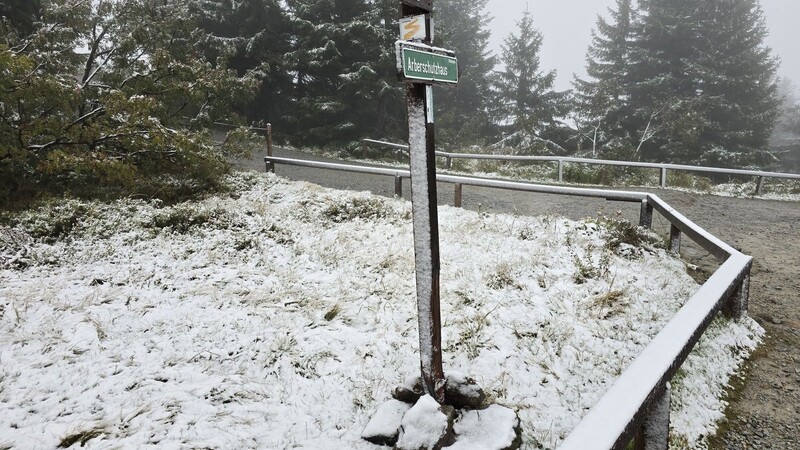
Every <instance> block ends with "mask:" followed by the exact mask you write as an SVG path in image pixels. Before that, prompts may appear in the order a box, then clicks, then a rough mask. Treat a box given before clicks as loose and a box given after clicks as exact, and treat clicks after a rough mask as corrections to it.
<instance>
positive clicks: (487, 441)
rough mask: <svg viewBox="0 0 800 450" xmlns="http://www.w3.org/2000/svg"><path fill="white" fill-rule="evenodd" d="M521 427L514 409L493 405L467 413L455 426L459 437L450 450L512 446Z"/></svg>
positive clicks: (485, 449) (496, 448)
mask: <svg viewBox="0 0 800 450" xmlns="http://www.w3.org/2000/svg"><path fill="white" fill-rule="evenodd" d="M517 426H519V418H517V415H516V413H514V411H513V410H512V409H509V408H506V407H504V406H500V405H491V406H489V407H488V408H486V409H484V410H475V411H466V412H464V413H462V414H461V417H460V418H459V419H458V421H456V423H455V425H453V429H454V430H455V432H456V436H458V438H457V440H456V443H455V444H453V445H451V446H449V447H445V448H447V449H449V450H492V449H494V450H498V449H503V448H506V447H508V446H510V445H511V443H512V442H514V438H515V437H516V433H515V432H514V428H515V427H517Z"/></svg>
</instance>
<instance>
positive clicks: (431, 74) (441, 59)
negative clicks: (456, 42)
mask: <svg viewBox="0 0 800 450" xmlns="http://www.w3.org/2000/svg"><path fill="white" fill-rule="evenodd" d="M402 58H403V76H404V77H405V78H406V79H408V80H409V81H414V80H420V81H428V82H432V83H447V84H456V83H458V61H457V60H456V58H455V57H453V56H447V55H440V54H438V53H434V52H428V51H423V50H417V49H414V48H410V47H403V49H402Z"/></svg>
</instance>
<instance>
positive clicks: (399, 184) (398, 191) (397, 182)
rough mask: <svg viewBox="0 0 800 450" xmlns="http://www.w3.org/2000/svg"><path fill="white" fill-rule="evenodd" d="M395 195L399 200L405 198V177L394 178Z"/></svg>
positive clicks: (397, 176) (396, 176)
mask: <svg viewBox="0 0 800 450" xmlns="http://www.w3.org/2000/svg"><path fill="white" fill-rule="evenodd" d="M394 195H395V197H397V198H403V177H401V176H400V175H395V176H394Z"/></svg>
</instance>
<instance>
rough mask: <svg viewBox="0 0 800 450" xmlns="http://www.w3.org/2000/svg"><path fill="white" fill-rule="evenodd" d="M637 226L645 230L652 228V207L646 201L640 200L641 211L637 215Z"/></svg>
mask: <svg viewBox="0 0 800 450" xmlns="http://www.w3.org/2000/svg"><path fill="white" fill-rule="evenodd" d="M639 226H640V227H645V228H652V227H653V205H651V204H650V202H648V201H647V200H646V199H645V200H642V210H641V212H640V213H639Z"/></svg>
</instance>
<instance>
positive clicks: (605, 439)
mask: <svg viewBox="0 0 800 450" xmlns="http://www.w3.org/2000/svg"><path fill="white" fill-rule="evenodd" d="M264 161H265V162H266V163H267V167H268V168H269V167H274V165H276V164H283V165H291V166H299V167H310V168H318V169H330V170H339V171H346V172H358V173H366V174H376V175H386V176H392V177H394V179H395V193H396V194H398V195H400V194H402V179H403V178H409V177H410V174H409V171H408V170H403V169H387V168H379V167H364V166H354V165H346V164H335V163H326V162H317V161H304V160H296V159H287V158H276V157H270V156H268V157H266V158H264ZM436 178H437V181H440V182H447V183H453V184H455V185H456V192H457V197H456V199H457V200H458V201H457V203H459V204H460V197H459V195H460V187H459V186H464V185H468V186H481V187H488V188H495V189H507V190H515V191H525V192H539V193H547V194H557V195H572V196H581V197H596V198H605V199H608V200H615V201H624V202H635V203H640V205H641V210H640V219H639V224H640V225H641V226H644V227H647V228H650V227H651V226H652V222H653V221H652V215H653V211H656V212H658V213H659V214H661V215H662V216H663V217H664V218H665V219H667V221H668V222H669V223H670V250H671V251H673V252H675V253H677V252H678V251H679V250H680V243H681V236H682V235H683V234H685V235H686V236H688V237H689V238H690V239H692V240H693V241H694V242H696V243H697V244H698V245H700V246H701V247H703V248H704V249H705V250H707V251H708V252H710V253H711V254H713V255H714V256H716V257H717V258H718V259H719V260H721V261H723V263H722V265H721V266H720V267H719V269H717V271H716V272H714V274H713V275H712V276H711V277H710V278H709V279H708V280H707V281H706V282H705V283H704V284H703V285H702V286H701V287H700V289H699V290H698V291H697V292H696V293H695V294H694V295H693V296H692V297H691V298H690V299H689V300H688V301H687V302H686V303H685V304H684V306H683V307H681V309H680V310H678V312H677V313H676V314H675V316H674V317H673V318H672V319H671V320H670V321H669V322H668V323H667V324H666V325H665V326H664V328H663V329H662V330H661V331H660V332H659V333H658V334H657V335H656V336H655V337H654V338H653V340H652V341H651V342H650V343H649V344H648V345H647V347H645V349H644V350H643V351H642V353H640V354H639V356H637V357H636V359H634V360H633V362H632V363H631V364H630V366H629V367H628V368H627V369H625V370H624V371H623V372H622V374H621V375H620V376H619V378H617V380H616V381H615V382H614V384H612V386H611V388H609V390H608V391H606V393H605V394H604V395H603V396H602V397H601V398H600V400H599V401H598V402H597V403H596V404H595V405H594V406H593V407H592V408H591V409H590V410H589V412H588V413H587V414H586V415H585V416H584V417H583V418H582V419H581V421H580V422H579V423H578V425H577V426H576V427H575V428H574V429H573V430H572V432H571V433H570V434H569V435H568V436H567V438H566V439H565V440H564V442H563V443H562V444H561V445H560V446H559V447H558V450H593V449H596V450H609V449H614V450H617V449H624V448H626V446H627V445H628V444H629V443H630V442H631V441H635V443H636V448H637V449H644V450H665V449H667V447H668V436H669V420H670V419H669V404H670V390H669V382H670V380H671V379H672V377H673V376H675V374H676V373H677V371H678V369H680V367H681V365H682V364H683V362H684V361H685V360H686V357H687V356H688V355H689V352H691V350H692V348H694V346H695V344H697V342H698V340H699V339H700V337H701V336H702V335H703V333H704V332H705V331H706V329H707V328H708V326H709V324H711V321H712V320H713V319H714V318H715V317H716V315H717V314H718V313H719V312H720V311H722V312H723V313H724V314H725V315H726V316H728V317H730V318H732V319H734V320H739V319H741V318H742V317H743V316H744V315H745V314H746V313H747V301H748V296H749V286H750V268H751V266H752V263H753V258H752V257H750V256H747V255H745V254H742V253H740V252H739V251H738V250H736V249H735V248H733V247H731V246H730V245H728V244H726V243H725V242H723V241H722V240H720V239H719V238H717V237H716V236H714V235H712V234H711V233H709V232H708V231H706V230H704V229H703V228H701V227H700V226H698V225H697V224H695V223H694V222H692V221H691V220H689V219H687V218H686V217H684V216H683V215H682V214H681V213H679V212H678V211H676V210H675V209H674V208H672V207H671V206H670V205H669V204H667V203H666V202H664V201H663V200H661V199H660V198H659V197H658V196H656V195H654V194H648V193H644V192H629V191H614V190H603V189H588V188H572V187H564V186H547V185H537V184H530V183H519V182H510V181H500V180H491V179H485V178H472V177H460V176H451V175H437V177H436ZM457 206H459V205H457Z"/></svg>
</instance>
